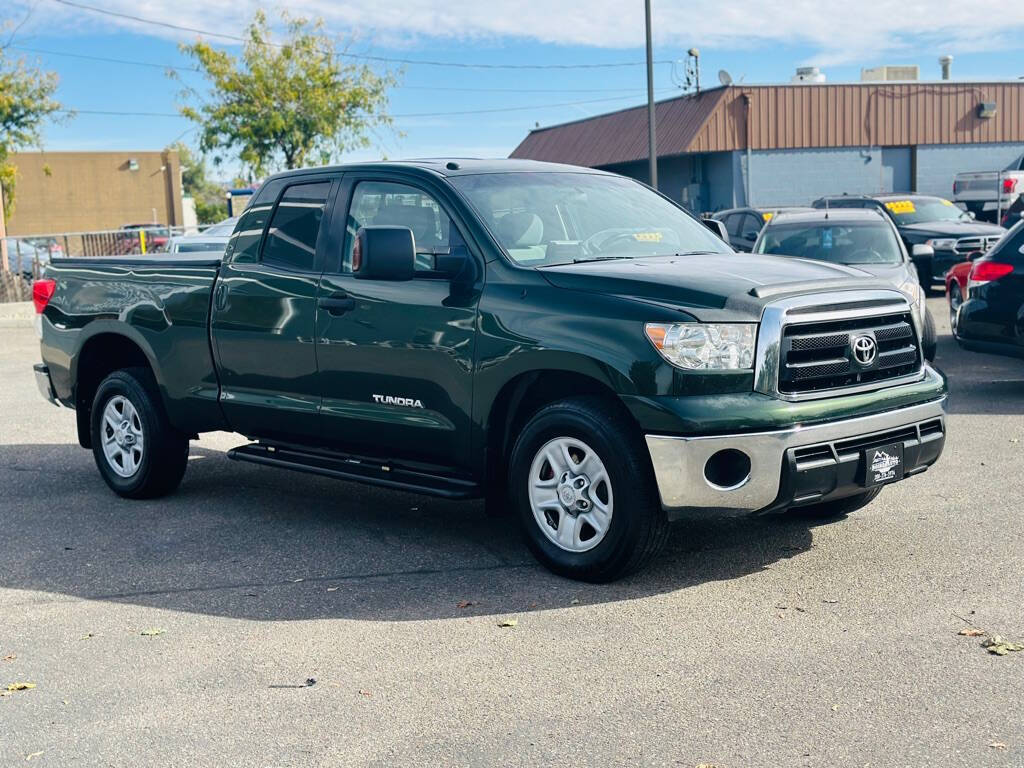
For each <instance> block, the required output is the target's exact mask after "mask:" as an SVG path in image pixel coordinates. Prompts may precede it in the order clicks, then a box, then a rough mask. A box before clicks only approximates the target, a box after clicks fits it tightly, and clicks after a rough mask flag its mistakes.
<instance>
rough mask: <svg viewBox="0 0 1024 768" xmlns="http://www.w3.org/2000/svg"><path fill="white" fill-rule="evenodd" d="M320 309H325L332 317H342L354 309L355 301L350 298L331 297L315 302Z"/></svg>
mask: <svg viewBox="0 0 1024 768" xmlns="http://www.w3.org/2000/svg"><path fill="white" fill-rule="evenodd" d="M317 304H318V305H319V307H320V309H326V310H327V311H328V313H330V314H332V315H344V314H345V313H346V312H350V311H352V310H353V309H355V308H356V300H355V299H353V298H352V297H351V296H344V297H342V296H331V297H329V298H324V299H320V301H319V302H317Z"/></svg>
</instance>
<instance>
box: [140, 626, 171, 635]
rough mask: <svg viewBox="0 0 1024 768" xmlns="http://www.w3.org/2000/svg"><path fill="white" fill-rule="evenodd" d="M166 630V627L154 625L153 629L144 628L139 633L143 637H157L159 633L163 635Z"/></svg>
mask: <svg viewBox="0 0 1024 768" xmlns="http://www.w3.org/2000/svg"><path fill="white" fill-rule="evenodd" d="M166 631H167V630H166V629H160V628H159V627H153V628H151V629H144V630H142V631H141V632H140V633H139V634H140V635H142V636H143V637H156V636H157V635H162V634H163V633H164V632H166Z"/></svg>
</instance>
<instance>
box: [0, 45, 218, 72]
mask: <svg viewBox="0 0 1024 768" xmlns="http://www.w3.org/2000/svg"><path fill="white" fill-rule="evenodd" d="M8 47H10V48H13V49H14V50H16V51H25V52H26V53H41V54H44V55H47V56H65V57H67V58H69V59H87V60H88V61H105V62H108V63H110V64H130V65H132V66H135V67H153V68H154V69H165V70H166V69H176V70H178V71H179V72H198V71H199V67H182V66H178V65H176V64H157V63H156V62H152V61H135V60H132V59H112V58H109V57H107V56H91V55H89V54H86V53H68V52H67V51H48V50H46V49H44V48H28V47H26V46H23V45H11V46H8Z"/></svg>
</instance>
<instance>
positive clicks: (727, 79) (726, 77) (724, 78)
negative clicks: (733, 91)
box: [718, 69, 732, 85]
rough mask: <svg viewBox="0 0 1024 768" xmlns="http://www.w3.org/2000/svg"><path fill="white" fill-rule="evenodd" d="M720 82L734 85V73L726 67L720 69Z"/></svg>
mask: <svg viewBox="0 0 1024 768" xmlns="http://www.w3.org/2000/svg"><path fill="white" fill-rule="evenodd" d="M718 82H720V83H721V84H722V85H732V75H730V74H729V73H728V72H726V71H725V70H724V69H720V70H718Z"/></svg>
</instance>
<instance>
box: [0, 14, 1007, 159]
mask: <svg viewBox="0 0 1024 768" xmlns="http://www.w3.org/2000/svg"><path fill="white" fill-rule="evenodd" d="M12 3H13V4H12ZM91 4H93V5H95V6H97V7H101V8H103V9H106V10H113V11H118V12H122V13H129V14H137V15H138V16H142V17H145V18H147V19H153V20H158V21H165V22H168V23H172V24H182V25H186V26H192V27H196V28H200V29H207V30H213V31H227V32H231V33H235V34H238V33H241V31H242V27H243V26H244V23H245V20H246V19H247V18H249V15H250V14H251V12H252V10H253V9H255V7H257V4H256V3H255V2H250V1H249V0H236V1H235V2H232V3H230V4H229V3H222V2H202V1H201V0H177V1H176V2H174V3H171V2H169V1H168V0H145V1H144V2H131V1H130V0H93V2H92V3H91ZM5 5H7V6H8V7H7V10H6V11H3V12H0V14H2V15H0V19H2V20H3V21H7V22H9V28H8V30H7V32H6V33H5V38H6V36H7V35H9V34H10V24H14V23H17V22H20V21H22V20H24V19H25V18H26V17H27V21H26V22H25V23H24V25H23V26H22V27H21V28H20V29H19V30H18V31H17V33H16V35H15V37H14V40H13V42H12V46H14V48H12V49H11V50H10V51H8V55H24V56H26V57H28V58H29V59H30V60H35V61H38V62H39V63H40V64H41V65H42V66H44V67H45V68H46V69H50V70H53V71H55V72H57V73H58V75H59V77H60V88H59V91H58V98H59V99H60V100H61V101H62V102H63V103H64V104H66V105H67V106H69V107H72V108H75V109H77V110H80V112H79V114H78V115H76V116H75V117H74V118H73V119H71V120H69V121H67V122H66V123H65V124H62V125H52V126H49V127H47V129H46V132H45V148H47V149H50V150H122V149H124V150H143V149H159V148H161V147H163V146H166V145H167V144H168V143H170V142H171V141H173V140H174V139H175V138H178V137H183V138H184V140H186V141H190V142H191V141H194V136H195V133H194V132H189V129H190V128H193V125H192V124H191V123H189V122H188V121H186V120H185V119H183V118H180V117H155V116H144V115H139V116H111V115H90V114H87V113H86V112H85V111H86V110H110V111H117V112H133V113H146V112H159V113H174V112H176V104H177V99H178V93H179V91H180V88H181V84H179V83H175V82H174V81H172V80H170V79H169V78H168V77H167V76H166V75H165V73H164V70H163V69H161V68H160V67H144V66H136V65H125V64H115V63H109V62H101V61H91V60H86V59H80V58H71V57H68V56H63V55H55V53H36V52H29V51H25V50H21V49H24V48H31V49H36V50H44V51H51V52H61V53H65V54H80V55H84V56H99V57H110V58H117V59H127V60H135V61H143V62H151V63H154V64H160V65H175V66H182V67H187V66H189V65H190V63H189V61H188V59H187V58H186V57H184V56H183V55H182V54H181V53H179V51H178V48H177V45H178V42H179V41H181V40H190V39H194V38H195V35H194V34H191V33H183V32H176V31H173V30H169V29H166V28H162V27H158V26H154V25H147V24H143V23H140V22H136V21H131V20H128V19H123V18H117V17H111V16H104V15H102V14H97V13H94V12H91V11H88V10H85V9H81V8H73V7H69V6H68V5H62V4H60V3H58V2H57V0H31V2H29V0H9V2H8V3H5ZM852 5H853V4H850V3H833V2H829V1H828V0H819V1H818V2H814V3H811V2H805V1H804V0H796V1H795V2H790V3H787V4H785V6H779V7H778V8H775V9H768V8H769V7H768V6H766V5H765V4H764V3H763V2H760V3H757V2H753V1H752V0H733V1H732V2H728V3H726V2H710V0H687V2H675V3H668V2H664V0H655V2H654V8H655V29H656V45H655V58H656V59H660V60H678V59H682V58H684V57H685V51H686V50H687V48H689V47H690V46H691V45H696V46H699V47H700V50H701V59H700V60H701V72H702V84H704V85H705V86H712V85H715V84H717V72H718V71H719V69H725V70H727V71H728V72H730V73H731V75H732V77H733V79H734V80H740V79H741V78H743V79H744V80H745V82H781V81H786V80H788V79H789V77H790V75H791V74H792V73H793V71H794V69H795V67H796V66H798V65H802V64H820V65H821V66H822V68H823V70H824V71H825V73H826V74H827V76H828V78H829V80H830V81H843V80H855V79H857V78H858V77H859V72H860V67H861V66H875V65H879V64H906V63H909V64H918V65H920V67H921V74H922V79H936V78H937V77H938V63H937V57H938V55H939V54H940V53H951V54H953V55H954V56H955V61H954V65H953V66H954V76H955V77H956V78H958V79H959V78H964V79H967V78H971V79H989V78H1016V77H1020V76H1022V75H1024V57H1022V56H1021V53H1022V50H1021V49H1022V48H1024V45H1021V44H1019V43H1018V42H1017V40H1019V39H1021V37H1020V32H1021V31H1022V29H1024V11H1022V10H1017V9H1016V8H1015V7H1013V6H1007V5H1006V4H1005V3H1000V4H992V7H991V8H989V7H988V6H989V3H988V2H987V0H982V1H981V2H972V3H963V2H960V1H958V2H946V0H931V2H926V3H914V2H912V0H904V1H903V2H899V3H897V2H895V1H894V0H863V2H860V3H858V4H856V5H857V10H856V13H855V14H853V15H851V14H852V11H851V8H850V6H852ZM963 6H970V9H969V10H966V11H965V9H964V7H963ZM264 7H267V9H268V11H270V12H271V13H274V8H275V6H272V5H267V6H264ZM481 7H482V8H484V9H485V10H484V11H481ZM289 8H290V9H291V10H292V12H293V13H298V12H305V13H307V14H308V15H319V16H322V17H324V18H325V20H326V22H327V26H328V29H329V30H330V32H331V33H332V34H334V35H337V36H338V38H339V39H347V38H352V37H354V38H355V39H354V42H352V43H351V47H350V49H349V50H351V51H353V52H357V53H372V54H373V55H377V56H385V57H397V58H409V59H433V60H443V61H451V62H463V63H489V64H523V63H529V64H560V65H561V64H579V63H588V64H599V63H617V62H642V61H643V56H644V50H643V13H642V11H643V4H642V2H640V1H639V0H634V1H633V2H628V3H623V2H618V1H617V0H565V2H562V3H559V2H555V1H554V0H550V1H549V2H540V0H521V1H520V2H517V3H502V2H496V3H493V4H488V3H479V2H477V1H476V0H448V1H447V2H445V3H444V4H443V5H441V4H439V3H432V2H430V0H393V1H392V2H386V1H385V0H381V2H380V3H379V4H377V5H375V6H371V7H368V4H365V3H361V4H359V5H358V6H356V5H351V6H350V5H348V4H346V3H336V2H329V0H308V1H307V2H299V3H291V4H289ZM766 9H768V10H766ZM29 10H31V14H30V15H29ZM893 19H896V21H895V22H893V21H892V20H893ZM211 42H214V43H217V44H222V43H220V42H218V41H217V40H214V39H211ZM225 45H226V47H228V48H230V45H229V44H225ZM182 78H183V79H184V81H185V82H188V83H191V84H194V85H196V86H201V85H202V80H201V78H200V77H199V76H198V75H197V74H194V73H183V74H182ZM645 87H646V85H645V79H644V68H643V67H642V66H630V67H618V68H606V69H547V70H518V71H517V70H502V69H457V68H444V67H429V66H417V65H407V66H405V67H404V72H403V73H402V74H401V76H400V85H399V87H398V88H396V89H395V90H394V91H393V93H392V96H391V102H390V111H391V113H392V114H394V115H395V116H396V117H395V129H396V131H394V132H392V131H383V132H380V133H379V135H378V136H376V137H374V146H373V147H372V148H371V149H370V150H367V151H360V152H358V153H353V154H352V155H351V156H349V157H347V158H345V159H362V158H367V157H380V156H381V155H382V154H384V155H387V156H388V157H391V158H398V157H414V156H428V155H430V156H433V155H443V154H462V155H478V156H504V155H507V154H508V153H509V152H510V151H511V150H512V149H513V148H514V147H515V146H516V144H517V143H518V142H519V141H520V140H521V139H522V138H523V136H525V135H526V133H527V132H528V130H529V129H530V128H531V127H532V126H534V124H535V123H540V124H541V125H548V124H552V123H557V122H563V121H566V120H572V119H576V118H580V117H586V116H588V115H594V114H599V113H601V112H605V111H610V110H612V109H617V108H621V107H624V106H629V105H632V104H637V103H640V102H642V101H643V99H644V98H645ZM655 88H656V92H657V95H658V96H659V97H660V98H666V97H669V96H671V95H672V94H673V93H679V92H680V91H679V89H678V87H677V86H676V85H675V83H674V82H673V75H672V66H671V65H669V64H659V65H657V66H656V69H655ZM446 89H479V90H446ZM503 89H504V90H503ZM564 102H590V103H574V104H563V103H564ZM552 104H559V105H561V106H544V105H552ZM520 106H523V107H530V108H528V109H522V110H515V111H506V112H493V113H486V114H479V115H449V116H436V117H417V116H415V115H417V114H419V113H435V112H457V111H462V110H481V109H504V108H508V107H520ZM397 131H400V132H401V134H402V135H399V133H397Z"/></svg>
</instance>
